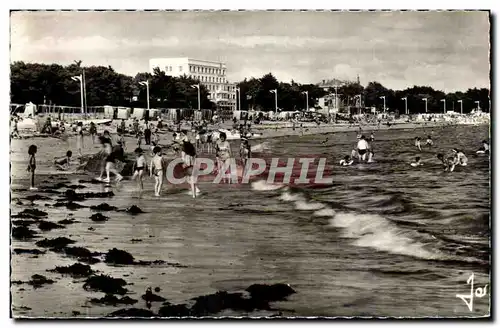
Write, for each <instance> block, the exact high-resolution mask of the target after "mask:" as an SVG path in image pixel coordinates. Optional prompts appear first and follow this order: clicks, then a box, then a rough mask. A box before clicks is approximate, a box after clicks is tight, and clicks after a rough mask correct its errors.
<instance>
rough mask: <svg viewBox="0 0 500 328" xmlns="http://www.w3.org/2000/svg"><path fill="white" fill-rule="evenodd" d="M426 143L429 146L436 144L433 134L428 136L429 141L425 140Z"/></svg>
mask: <svg viewBox="0 0 500 328" xmlns="http://www.w3.org/2000/svg"><path fill="white" fill-rule="evenodd" d="M425 144H426V145H427V146H433V145H434V142H433V141H432V137H431V136H427V141H426V142H425Z"/></svg>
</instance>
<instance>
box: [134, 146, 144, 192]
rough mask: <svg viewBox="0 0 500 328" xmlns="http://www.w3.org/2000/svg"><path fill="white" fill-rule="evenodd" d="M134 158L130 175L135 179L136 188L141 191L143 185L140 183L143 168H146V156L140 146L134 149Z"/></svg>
mask: <svg viewBox="0 0 500 328" xmlns="http://www.w3.org/2000/svg"><path fill="white" fill-rule="evenodd" d="M134 153H135V156H136V159H135V163H134V168H133V171H134V175H133V176H132V180H135V179H137V189H139V192H142V190H143V189H144V185H143V183H142V176H143V174H144V170H145V168H146V158H145V157H144V154H143V152H142V149H141V148H136V149H135V150H134Z"/></svg>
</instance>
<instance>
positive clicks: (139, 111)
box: [132, 108, 146, 120]
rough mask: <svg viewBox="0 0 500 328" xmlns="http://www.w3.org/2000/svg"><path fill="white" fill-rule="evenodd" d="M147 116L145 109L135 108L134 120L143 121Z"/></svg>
mask: <svg viewBox="0 0 500 328" xmlns="http://www.w3.org/2000/svg"><path fill="white" fill-rule="evenodd" d="M145 116H146V109H145V108H134V110H133V111H132V118H136V119H138V120H142V119H143V118H144V117H145Z"/></svg>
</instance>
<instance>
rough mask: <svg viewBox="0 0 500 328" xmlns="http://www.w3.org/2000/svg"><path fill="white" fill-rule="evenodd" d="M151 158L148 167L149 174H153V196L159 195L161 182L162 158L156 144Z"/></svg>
mask: <svg viewBox="0 0 500 328" xmlns="http://www.w3.org/2000/svg"><path fill="white" fill-rule="evenodd" d="M153 153H154V156H153V159H152V160H151V166H150V168H149V176H153V175H154V176H155V196H156V197H159V196H160V191H161V186H162V184H163V158H162V156H161V148H160V147H158V146H156V147H155V148H154V149H153Z"/></svg>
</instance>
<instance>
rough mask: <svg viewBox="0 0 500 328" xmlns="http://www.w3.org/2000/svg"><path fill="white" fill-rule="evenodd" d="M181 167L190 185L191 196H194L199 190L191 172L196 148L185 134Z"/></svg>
mask: <svg viewBox="0 0 500 328" xmlns="http://www.w3.org/2000/svg"><path fill="white" fill-rule="evenodd" d="M181 158H182V161H183V163H182V168H183V169H184V175H185V177H186V178H187V180H188V183H189V185H190V186H191V193H192V196H193V198H196V194H197V193H199V192H200V190H199V189H198V188H197V186H196V177H195V176H194V173H193V166H194V161H195V158H196V148H195V147H194V145H193V144H192V143H191V141H189V139H188V138H187V136H186V137H185V138H184V139H183V140H182V152H181Z"/></svg>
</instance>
